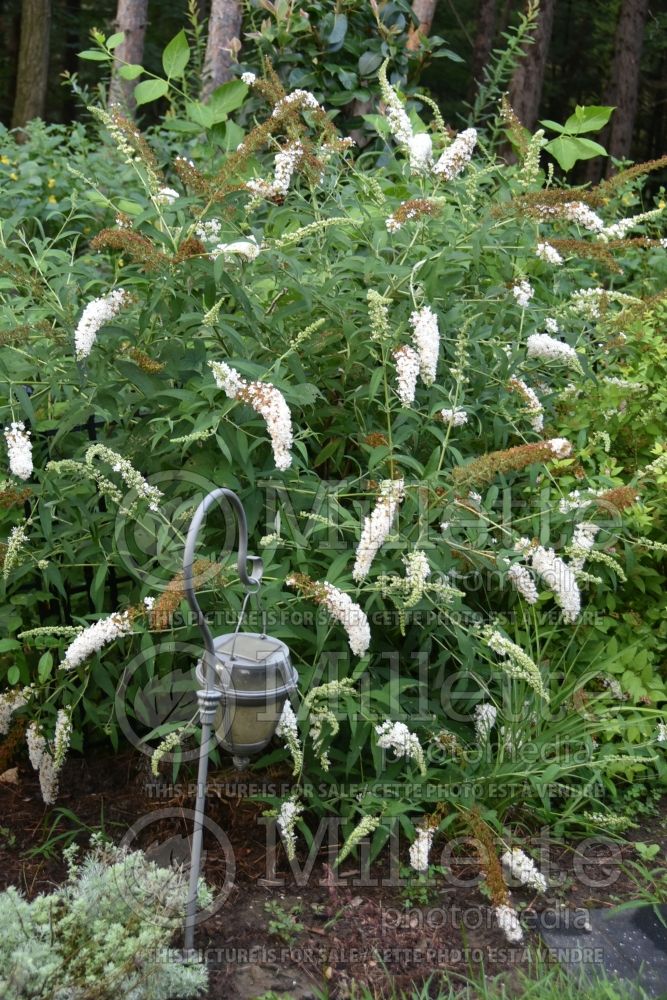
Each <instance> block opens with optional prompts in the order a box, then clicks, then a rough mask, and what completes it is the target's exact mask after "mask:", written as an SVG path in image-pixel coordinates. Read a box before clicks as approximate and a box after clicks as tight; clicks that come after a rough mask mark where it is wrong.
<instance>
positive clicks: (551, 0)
mask: <svg viewBox="0 0 667 1000" xmlns="http://www.w3.org/2000/svg"><path fill="white" fill-rule="evenodd" d="M555 8H556V0H540V12H539V15H538V18H537V25H536V28H535V31H534V34H533V39H534V41H533V42H532V43H530V44H529V45H528V46H527V47H526V49H525V55H524V57H523V59H522V60H521V62H520V63H519V65H518V66H517V68H516V70H515V72H514V76H513V77H512V82H511V84H510V103H511V105H512V107H513V108H514V111H515V113H516V115H517V117H518V119H519V121H521V122H522V123H523V124H524V125H525V126H526V128H528V129H531V131H532V129H533V128H534V127H535V123H536V122H537V116H538V114H539V108H540V100H541V98H542V86H543V84H544V71H545V69H546V65H547V56H548V54H549V44H550V42H551V31H552V28H553V23H554V10H555Z"/></svg>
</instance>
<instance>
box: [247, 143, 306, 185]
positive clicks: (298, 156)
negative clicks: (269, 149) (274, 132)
mask: <svg viewBox="0 0 667 1000" xmlns="http://www.w3.org/2000/svg"><path fill="white" fill-rule="evenodd" d="M303 154H304V149H303V146H302V144H301V143H300V142H291V143H289V144H288V145H287V146H285V147H284V148H283V149H281V150H280V152H278V153H276V155H275V157H274V159H273V180H272V181H265V180H263V179H262V178H254V179H253V180H250V181H247V182H246V188H247V189H248V191H251V192H252V193H253V194H255V195H260V196H261V197H263V198H284V197H285V195H286V194H287V192H288V191H289V186H290V183H291V180H292V175H293V174H294V171H295V170H296V168H297V167H298V165H299V164H300V163H301V161H302V159H303Z"/></svg>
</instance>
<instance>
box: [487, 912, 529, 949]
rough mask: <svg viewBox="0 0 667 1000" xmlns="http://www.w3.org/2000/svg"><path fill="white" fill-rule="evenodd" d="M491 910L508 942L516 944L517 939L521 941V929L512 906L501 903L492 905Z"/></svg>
mask: <svg viewBox="0 0 667 1000" xmlns="http://www.w3.org/2000/svg"><path fill="white" fill-rule="evenodd" d="M493 912H494V914H495V917H496V920H497V921H498V927H499V928H500V930H501V931H502V932H503V934H504V935H505V937H506V938H507V940H508V941H509V942H510V944H518V942H519V941H523V931H522V929H521V924H520V923H519V917H518V915H517V912H516V910H515V909H514V907H513V906H510V905H509V903H501V905H500V906H494V908H493Z"/></svg>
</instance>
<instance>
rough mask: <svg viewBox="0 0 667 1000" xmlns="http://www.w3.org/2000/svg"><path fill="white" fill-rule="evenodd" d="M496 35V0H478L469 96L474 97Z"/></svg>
mask: <svg viewBox="0 0 667 1000" xmlns="http://www.w3.org/2000/svg"><path fill="white" fill-rule="evenodd" d="M495 35H496V0H480V2H479V7H478V10H477V32H476V34H475V44H474V46H473V50H472V66H471V71H472V81H471V85H470V94H469V97H470V99H471V100H473V99H474V96H475V93H476V91H477V88H478V86H479V84H480V82H481V80H482V78H483V75H484V69H485V67H486V64H487V63H488V61H489V56H490V55H491V50H492V49H493V40H494V38H495Z"/></svg>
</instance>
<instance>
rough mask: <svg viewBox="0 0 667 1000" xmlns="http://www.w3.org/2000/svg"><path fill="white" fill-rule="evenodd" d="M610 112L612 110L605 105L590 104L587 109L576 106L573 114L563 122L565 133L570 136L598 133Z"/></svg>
mask: <svg viewBox="0 0 667 1000" xmlns="http://www.w3.org/2000/svg"><path fill="white" fill-rule="evenodd" d="M612 111H614V108H613V107H607V106H606V105H598V104H591V105H590V106H589V107H582V105H580V104H578V105H577V107H576V108H575V111H574V114H573V115H570V117H569V118H568V120H567V121H566V122H565V131H566V132H569V133H570V134H571V135H578V134H579V133H580V132H598V131H599V130H600V129H601V128H604V127H605V125H606V124H607V122H608V121H609V119H610V118H611V113H612Z"/></svg>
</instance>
